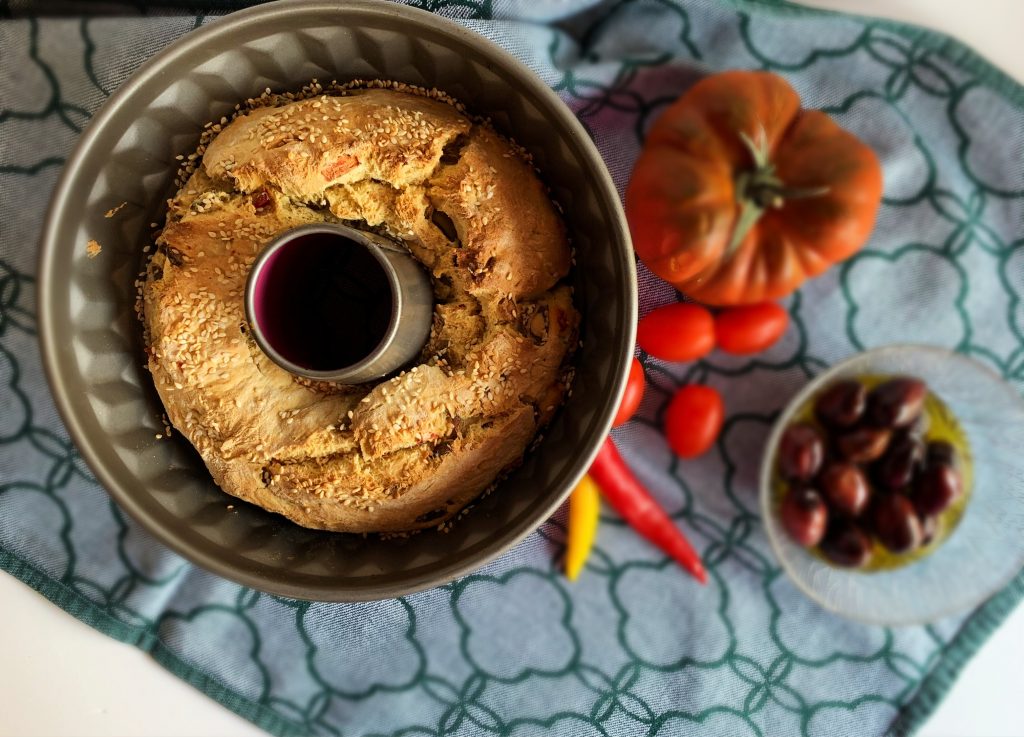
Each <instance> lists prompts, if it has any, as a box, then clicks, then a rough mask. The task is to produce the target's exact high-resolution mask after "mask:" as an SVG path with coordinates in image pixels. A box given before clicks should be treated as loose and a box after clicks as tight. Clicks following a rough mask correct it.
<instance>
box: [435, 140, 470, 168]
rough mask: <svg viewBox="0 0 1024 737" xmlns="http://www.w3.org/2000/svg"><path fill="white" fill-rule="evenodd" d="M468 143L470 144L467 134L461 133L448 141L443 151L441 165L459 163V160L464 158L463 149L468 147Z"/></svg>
mask: <svg viewBox="0 0 1024 737" xmlns="http://www.w3.org/2000/svg"><path fill="white" fill-rule="evenodd" d="M467 143H469V136H468V135H466V134H465V133H460V134H459V135H457V136H455V138H453V139H452V140H450V141H448V143H446V144H445V146H444V148H443V149H441V163H442V164H447V165H451V164H457V163H459V159H461V158H462V149H464V148H465V147H466V144H467Z"/></svg>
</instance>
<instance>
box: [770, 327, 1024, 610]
mask: <svg viewBox="0 0 1024 737" xmlns="http://www.w3.org/2000/svg"><path fill="white" fill-rule="evenodd" d="M866 374H874V375H895V374H907V375H911V376H917V377H919V378H921V379H923V380H924V381H925V382H927V384H928V387H929V389H930V390H931V391H933V392H934V393H935V394H936V395H938V397H939V398H940V399H941V400H942V401H943V402H944V403H945V404H946V405H947V406H948V407H949V409H950V410H951V411H952V412H953V413H954V414H955V415H956V418H957V420H958V421H959V423H960V425H961V427H962V429H963V431H964V433H965V434H966V436H967V441H968V444H969V446H970V449H971V453H972V454H973V457H974V480H973V483H972V488H971V489H970V490H969V493H970V498H969V499H968V500H967V505H966V508H965V510H964V513H963V517H962V518H961V519H960V521H959V523H958V524H957V525H956V527H955V528H954V529H953V530H952V532H951V533H950V534H949V536H948V537H947V538H946V539H945V540H944V541H943V542H941V544H939V545H938V546H937V547H936V548H935V549H934V550H933V551H932V552H931V553H930V554H928V555H926V556H924V557H923V558H921V559H919V560H916V561H914V562H912V563H909V564H907V565H904V566H902V567H899V568H894V569H889V570H879V571H872V572H867V571H858V570H853V569H844V568H839V567H834V566H833V565H831V564H829V563H827V562H826V561H824V560H822V559H821V558H818V557H817V556H815V555H814V554H813V553H812V552H811V551H809V550H807V549H805V548H803V547H801V546H800V545H798V544H797V543H795V542H794V541H793V540H792V539H790V537H789V535H788V534H787V533H786V531H785V529H784V528H783V527H782V523H781V520H780V519H779V514H778V510H777V509H776V505H774V504H773V503H772V496H773V493H772V477H773V474H774V469H775V462H776V454H777V452H778V445H779V438H780V437H781V435H782V432H783V430H784V429H785V428H786V427H787V426H788V425H789V424H790V423H791V422H792V421H793V419H794V416H795V415H796V414H798V413H799V411H800V409H801V408H802V407H803V406H804V404H805V403H806V402H807V401H808V400H809V399H810V398H811V397H813V396H814V395H815V394H817V393H818V392H819V391H820V390H821V389H823V388H824V387H826V386H827V385H829V384H831V383H833V382H834V381H837V380H839V379H844V378H854V377H859V376H863V375H866ZM760 485H761V514H762V517H763V519H764V524H765V530H766V531H767V534H768V539H769V541H770V542H771V545H772V548H773V549H774V551H775V555H776V556H777V557H778V559H779V561H780V562H781V564H782V567H783V568H784V569H785V571H786V573H788V574H789V576H790V578H791V579H792V580H793V581H794V582H795V583H796V585H797V586H798V587H799V588H800V589H801V590H802V591H803V592H804V593H806V594H807V595H808V596H809V597H811V598H812V599H813V600H814V601H816V602H817V603H818V604H820V605H821V606H823V607H824V608H826V609H828V610H830V611H833V612H835V613H836V614H840V615H842V616H844V617H849V618H850V619H855V620H859V621H862V622H867V623H871V624H885V625H909V624H919V623H922V622H930V621H934V620H936V619H940V618H942V617H944V616H947V615H951V614H954V613H956V612H961V611H964V610H966V609H970V608H972V607H974V606H976V605H978V604H979V603H981V602H982V601H983V600H985V599H986V598H988V597H989V596H991V595H992V594H994V593H996V592H997V591H999V589H1001V588H1002V587H1003V586H1005V585H1006V584H1007V583H1009V582H1010V580H1011V579H1012V578H1013V577H1014V576H1015V575H1016V574H1017V573H1018V572H1019V571H1020V570H1021V567H1022V566H1024V399H1022V398H1021V397H1020V395H1018V394H1017V392H1016V391H1015V390H1014V389H1013V388H1012V387H1011V386H1010V385H1008V384H1007V383H1006V382H1004V381H1003V380H1002V379H1001V378H1000V377H999V376H997V375H996V374H995V373H994V372H993V371H991V370H990V369H989V368H987V367H985V366H983V365H982V364H980V363H978V362H976V361H974V360H972V359H970V358H967V357H966V356H963V355H960V354H958V353H953V352H951V351H948V350H946V349H943V348H935V347H930V346H920V345H894V346H887V347H883V348H877V349H875V350H871V351H867V352H865V353H860V354H858V355H856V356H853V357H852V358H850V359H848V360H846V361H844V362H842V363H840V364H837V365H836V366H833V367H832V368H831V369H829V370H828V371H826V372H825V373H823V374H822V375H821V376H818V377H816V378H815V379H814V381H812V382H811V383H809V384H808V385H807V386H805V387H804V388H803V390H802V391H800V393H799V394H797V395H796V396H795V397H794V398H793V399H792V400H791V401H790V403H789V405H788V406H787V407H786V408H785V410H784V411H783V412H782V414H781V415H780V416H779V418H778V420H776V423H775V426H774V427H773V429H772V432H771V435H770V436H769V438H768V444H767V446H766V448H765V454H764V458H763V460H762V465H761V479H760Z"/></svg>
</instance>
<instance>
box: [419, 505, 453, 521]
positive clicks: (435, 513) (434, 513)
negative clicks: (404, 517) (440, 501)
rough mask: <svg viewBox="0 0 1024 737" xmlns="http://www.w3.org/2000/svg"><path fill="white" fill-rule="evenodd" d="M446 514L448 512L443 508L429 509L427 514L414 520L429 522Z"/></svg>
mask: <svg viewBox="0 0 1024 737" xmlns="http://www.w3.org/2000/svg"><path fill="white" fill-rule="evenodd" d="M446 514H448V510H447V509H445V508H444V507H441V508H440V509H431V510H430V511H429V512H424V513H423V514H421V515H420V516H419V517H417V518H416V521H417V522H430V521H431V520H435V519H440V518H441V517H444V516H445V515H446Z"/></svg>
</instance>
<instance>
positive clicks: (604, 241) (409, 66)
mask: <svg viewBox="0 0 1024 737" xmlns="http://www.w3.org/2000/svg"><path fill="white" fill-rule="evenodd" d="M313 78H317V79H319V80H324V81H331V80H338V81H339V82H343V81H347V80H351V79H374V78H381V79H391V80H399V81H402V82H407V83H411V84H416V85H423V86H426V87H437V88H439V89H442V90H444V91H446V92H448V93H449V94H451V95H452V96H454V97H455V98H457V99H458V100H460V101H462V102H464V103H465V104H466V105H467V107H468V109H469V111H470V112H471V113H475V114H480V115H485V116H488V117H490V118H491V120H492V121H493V123H494V124H495V126H496V127H497V128H498V129H499V130H500V131H502V132H504V133H506V134H508V135H510V136H512V137H513V138H515V139H516V141H518V142H519V143H520V144H522V145H523V146H524V147H525V148H526V149H527V150H529V151H530V152H531V153H532V154H533V156H534V160H535V163H536V165H537V166H538V168H539V169H540V171H541V174H542V177H543V179H544V180H545V181H546V183H547V184H548V185H549V187H550V188H551V192H552V195H553V197H554V198H555V199H556V200H557V201H558V202H559V203H560V204H561V205H562V207H563V208H564V210H565V217H566V221H567V226H568V230H569V233H570V235H571V238H572V242H573V245H574V247H575V249H576V266H575V268H574V271H573V274H572V276H571V279H572V281H573V284H574V286H575V290H576V303H577V307H578V308H579V310H580V311H581V313H582V314H583V323H582V327H581V338H582V342H583V345H582V348H581V349H580V350H579V351H578V352H577V354H576V359H575V361H576V365H577V373H576V379H575V384H574V391H573V393H572V396H571V397H570V398H569V399H568V401H567V402H566V404H565V405H564V407H563V408H562V409H561V410H560V412H559V413H558V414H557V416H556V417H555V419H554V421H553V423H552V424H551V425H550V426H549V427H548V428H547V430H546V431H545V433H544V437H543V441H542V442H541V443H540V444H539V445H538V446H537V447H536V448H535V449H533V450H532V451H531V452H529V453H528V455H527V457H526V458H525V460H524V463H523V465H522V466H521V467H520V468H519V469H518V470H516V471H514V472H513V473H512V474H511V475H509V476H508V477H507V478H506V479H505V480H503V481H502V482H501V483H500V484H499V485H498V487H497V488H496V489H495V490H494V492H493V493H491V494H490V495H488V496H486V497H484V498H483V499H481V500H479V502H478V504H477V505H476V506H475V507H474V508H473V510H472V511H471V512H470V513H469V514H468V515H466V516H465V517H464V518H463V519H461V520H460V521H459V522H457V523H456V524H455V525H454V527H453V529H452V530H451V531H450V532H447V533H441V532H436V531H428V532H424V533H421V534H418V535H413V536H410V537H408V538H399V539H383V538H380V537H377V536H375V535H370V536H367V537H362V536H357V535H344V534H338V533H328V532H319V531H315V530H307V529H304V528H301V527H299V526H297V525H295V524H293V523H291V522H289V521H288V520H286V519H284V518H283V517H279V516H277V515H274V514H270V513H268V512H265V511H263V510H262V509H259V508H256V507H253V506H251V505H248V504H246V503H244V502H241V501H239V500H237V499H234V498H232V497H229V496H227V495H226V494H224V493H223V492H222V491H221V490H220V489H219V488H217V486H216V485H215V484H214V483H213V481H212V479H211V478H210V475H209V473H208V472H207V470H206V468H205V466H204V465H203V463H202V461H201V460H200V458H199V456H198V454H197V453H196V452H195V451H194V450H193V449H192V447H191V446H190V445H189V443H188V442H187V441H186V440H184V439H183V438H182V437H181V436H180V435H178V434H177V433H175V434H173V435H172V437H171V439H170V440H167V439H163V440H157V439H156V436H157V434H158V433H162V432H163V423H162V420H161V415H162V414H163V407H162V405H161V403H160V400H159V398H158V397H157V394H156V391H155V390H154V388H153V384H152V381H151V378H150V376H149V374H148V373H147V372H146V371H145V370H144V369H143V363H144V360H143V352H142V344H141V342H142V341H141V338H142V336H141V327H140V324H139V322H138V320H137V319H136V316H135V312H134V302H135V291H136V290H135V286H134V280H135V279H136V275H137V274H138V272H139V268H140V266H141V264H142V263H143V253H142V248H143V246H144V245H145V244H146V243H148V242H149V238H150V228H149V223H150V222H160V221H161V220H162V217H163V208H164V202H165V199H166V198H167V197H169V196H170V195H171V194H172V193H173V189H174V188H173V182H174V176H175V172H176V170H177V161H176V159H175V157H176V156H177V155H179V154H187V153H189V152H190V151H191V150H193V149H194V148H195V146H196V144H197V142H198V138H199V134H200V131H201V130H202V128H203V125H204V124H205V123H206V122H207V121H211V120H213V121H215V120H219V119H220V118H221V116H224V115H230V114H231V112H232V110H233V109H234V106H235V105H236V104H237V103H238V102H240V101H242V100H245V99H246V98H249V97H252V96H255V95H258V94H259V93H260V92H261V91H263V90H264V89H265V88H267V87H270V88H271V89H273V90H274V91H286V90H297V89H298V88H300V87H302V86H303V85H304V84H306V83H308V82H309V81H310V80H311V79H313ZM122 202H126V203H127V205H126V206H125V207H124V208H123V210H121V211H120V212H119V213H118V214H117V217H113V218H106V217H104V213H105V212H106V211H108V210H109V209H111V208H113V207H115V206H117V205H119V204H120V203H122ZM90 239H95V240H96V241H98V242H99V243H100V244H101V245H102V248H103V251H102V255H101V256H100V257H99V258H94V259H89V258H87V255H86V248H85V245H86V243H87V242H88V241H89V240H90ZM39 295H40V296H39V313H40V318H41V319H40V322H41V342H42V348H43V357H44V364H45V367H46V372H47V375H48V377H49V380H50V384H51V387H52V389H53V393H54V395H55V397H56V401H57V406H58V407H59V409H60V412H61V414H62V415H63V418H64V421H65V423H66V424H67V427H68V430H69V431H70V433H71V435H72V437H73V438H74V440H75V442H76V443H77V445H78V447H79V449H80V451H81V453H82V455H83V457H84V458H85V460H86V462H87V463H88V464H89V466H90V467H91V468H92V469H93V471H94V472H95V474H96V477H97V478H98V479H99V481H100V482H101V483H102V484H103V485H104V486H105V487H106V488H107V490H108V491H109V492H110V494H111V495H112V496H113V498H114V499H115V500H116V501H117V503H118V504H119V505H120V506H121V507H122V508H123V509H125V510H126V511H127V512H128V513H129V514H130V515H131V516H132V517H133V518H135V519H136V520H137V521H138V522H139V523H141V524H142V525H144V526H145V527H146V528H147V529H148V530H149V531H150V532H152V533H153V534H154V535H155V536H156V537H158V538H159V539H160V540H162V541H163V542H164V543H165V544H167V545H168V546H169V547H170V548H172V549H174V550H175V551H177V552H178V553H180V554H181V555H183V556H185V557H186V558H188V559H189V560H191V561H192V562H194V563H195V564H197V565H199V566H202V567H203V568H206V569H208V570H210V571H212V572H214V573H216V574H219V575H221V576H224V577H225V578H229V579H231V580H234V581H237V582H239V583H241V584H244V585H246V586H251V587H253V588H256V589H260V590H263V591H268V592H271V593H274V594H279V595H283V596H290V597H296V598H302V599H313V600H321V601H365V600H370V599H380V598H388V597H394V596H399V595H402V594H407V593H410V592H413V591H417V590H420V589H425V588H429V587H432V586H437V585H440V584H443V583H446V582H448V581H450V580H452V579H454V578H456V577H458V576H462V575H465V574H467V573H469V572H471V571H473V570H475V569H477V568H479V567H480V566H482V565H484V564H485V563H487V562H488V561H490V560H492V559H493V558H495V557H496V556H498V555H500V554H501V553H503V552H504V551H506V550H508V549H509V548H511V547H512V546H514V545H515V544H516V543H517V542H519V541H520V540H521V539H522V538H523V537H524V536H526V535H527V534H529V533H530V532H531V531H533V530H534V529H536V527H537V526H538V525H539V524H540V523H541V522H543V521H544V520H545V519H546V518H547V517H548V516H549V515H551V514H552V513H553V512H554V511H555V510H556V508H557V507H558V505H559V504H560V503H561V502H562V501H563V500H564V499H565V498H566V496H567V495H568V493H569V491H570V490H571V489H572V487H573V486H574V484H575V483H576V482H577V480H578V479H579V478H580V476H581V475H582V474H583V473H584V472H585V471H586V470H587V468H588V466H589V465H590V462H591V460H592V459H593V456H594V454H595V453H596V451H597V448H598V446H599V444H600V443H601V441H602V440H603V439H604V437H605V435H606V434H607V432H608V430H609V427H610V425H611V420H612V417H613V415H614V412H615V409H616V407H617V405H618V401H619V397H620V395H621V393H622V390H623V388H624V385H625V378H626V373H627V371H628V367H629V360H630V358H631V356H632V348H633V340H634V325H635V323H636V312H637V297H636V272H635V266H634V260H633V255H632V248H631V246H630V241H629V235H628V230H627V228H626V224H625V219H624V217H623V213H622V209H621V207H620V205H619V200H618V195H617V194H616V191H615V188H614V186H613V184H612V181H611V178H610V177H609V175H608V172H607V170H606V169H605V167H604V164H603V162H602V161H601V158H600V155H599V154H598V152H597V150H596V149H595V147H594V145H593V144H592V143H591V141H590V139H589V138H588V136H587V134H586V132H585V131H584V129H583V128H582V127H581V126H580V124H579V123H578V122H577V121H576V119H575V118H574V117H573V114H572V112H571V111H570V110H569V109H568V108H567V107H566V106H565V105H564V104H563V103H562V102H561V101H560V100H559V99H558V97H557V96H556V95H555V94H554V93H553V92H552V91H551V90H550V89H549V88H548V87H547V86H546V85H545V84H544V83H543V82H542V81H541V80H540V79H538V78H537V77H536V76H535V75H534V74H533V73H532V72H530V71H529V70H528V69H526V68H525V67H524V66H523V65H522V64H520V63H519V62H517V61H516V60H515V59H513V58H512V57H511V56H510V55H509V54H507V53H505V52H504V51H502V50H501V49H499V48H498V47H496V46H495V45H493V44H491V43H490V42H488V41H486V40H485V39H483V38H481V37H480V36H478V35H476V34H474V33H472V32H470V31H467V30H465V29H463V28H461V27H459V26H457V25H455V24H453V23H451V22H448V21H446V20H443V19H441V18H438V17H436V16H434V15H431V14H430V13H426V12H423V11H420V10H416V9H412V8H407V7H403V6H399V5H393V4H390V3H386V2H373V3H371V2H353V3H346V4H344V5H342V4H339V3H333V2H276V3H269V4H267V5H262V6H260V7H257V8H252V9H249V10H245V11H241V12H238V13H233V14H231V15H230V16H227V17H225V18H223V19H220V20H217V21H215V22H213V23H211V24H209V25H208V26H205V27H203V28H201V29H199V30H196V31H193V32H192V33H189V34H188V35H187V36H185V37H183V38H182V39H180V40H178V41H177V42H175V43H173V44H171V46H169V47H168V48H167V49H166V50H164V51H163V52H161V53H160V54H158V55H157V56H156V57H154V58H153V59H151V60H149V61H148V62H147V63H146V64H145V65H144V66H142V67H141V68H140V69H139V70H138V71H137V72H136V73H135V74H134V75H133V76H132V77H131V78H130V79H129V80H128V81H127V82H125V84H124V85H122V87H121V88H120V89H119V90H118V91H117V93H116V94H115V95H113V96H112V97H111V98H110V99H109V100H108V102H107V103H106V105H104V107H103V108H102V109H101V110H100V111H99V113H98V114H97V115H96V116H95V117H94V118H93V120H92V123H91V124H90V125H89V127H88V129H87V130H86V131H85V133H84V134H83V135H82V137H81V140H80V142H79V144H78V147H77V149H76V150H75V152H74V154H73V155H72V156H71V158H70V159H69V160H68V163H67V166H66V168H65V171H64V173H63V175H62V177H61V179H60V181H59V182H58V184H57V187H56V190H55V192H54V195H53V199H52V202H51V205H50V211H49V215H48V218H47V226H46V229H45V231H44V233H43V238H42V243H41V254H40V268H39ZM229 504H230V505H233V507H234V508H233V509H230V508H229Z"/></svg>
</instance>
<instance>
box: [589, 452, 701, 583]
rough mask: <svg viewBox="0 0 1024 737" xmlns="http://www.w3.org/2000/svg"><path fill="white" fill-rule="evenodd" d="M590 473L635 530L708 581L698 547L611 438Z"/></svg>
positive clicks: (697, 577)
mask: <svg viewBox="0 0 1024 737" xmlns="http://www.w3.org/2000/svg"><path fill="white" fill-rule="evenodd" d="M588 474H589V475H590V477H591V478H593V479H594V481H595V482H596V483H597V486H598V488H600V489H601V492H602V494H603V495H604V498H605V499H607V500H608V503H609V504H611V505H612V506H613V507H614V508H615V511H617V512H618V513H619V514H620V515H622V518H623V519H624V520H626V522H628V523H629V525H630V526H631V527H632V528H633V529H634V530H636V531H637V532H639V533H640V534H641V535H643V536H644V537H645V538H647V540H649V541H650V542H651V543H653V544H654V545H656V546H657V547H658V548H660V549H661V550H663V551H664V552H665V553H667V554H668V555H670V556H672V557H673V558H674V559H675V560H676V561H678V562H679V564H680V565H681V566H682V567H683V568H685V569H686V570H687V571H689V572H690V573H691V574H692V575H693V577H694V578H696V579H697V580H698V581H700V582H701V583H707V580H708V574H707V571H705V570H704V564H703V563H702V562H701V560H700V556H699V555H697V551H695V550H694V549H693V547H692V546H691V545H690V542H689V541H688V540H687V539H686V537H685V536H684V535H683V533H682V532H680V531H679V528H678V527H676V526H675V523H673V522H672V519H671V518H670V517H669V516H668V515H667V514H665V510H663V509H662V508H661V507H660V506H658V503H657V502H656V501H654V497H652V496H651V493H650V492H649V491H647V489H645V488H644V486H643V484H641V483H640V482H639V481H638V480H637V478H636V476H634V475H633V472H632V471H630V470H629V466H627V465H626V462H625V461H624V460H622V456H621V455H619V450H618V448H616V447H615V443H613V442H612V439H611V438H607V439H606V440H605V441H604V444H603V445H602V446H601V450H600V451H598V453H597V458H595V459H594V463H593V465H592V466H591V467H590V471H588Z"/></svg>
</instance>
